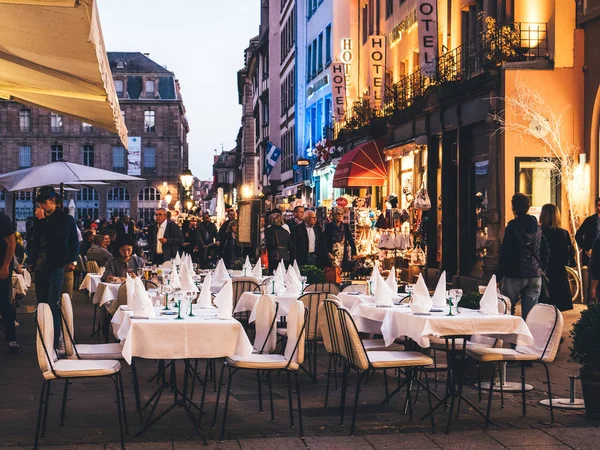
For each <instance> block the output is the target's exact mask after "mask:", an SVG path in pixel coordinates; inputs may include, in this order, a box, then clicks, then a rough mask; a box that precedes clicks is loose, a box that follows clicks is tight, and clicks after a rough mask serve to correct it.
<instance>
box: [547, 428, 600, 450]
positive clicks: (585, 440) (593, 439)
mask: <svg viewBox="0 0 600 450" xmlns="http://www.w3.org/2000/svg"><path fill="white" fill-rule="evenodd" d="M544 431H545V432H546V433H548V434H551V435H552V436H554V437H555V438H556V439H558V440H559V441H561V442H563V443H565V444H567V445H570V446H571V447H573V448H577V449H597V448H598V447H599V446H600V444H599V443H600V429H598V428H552V429H544Z"/></svg>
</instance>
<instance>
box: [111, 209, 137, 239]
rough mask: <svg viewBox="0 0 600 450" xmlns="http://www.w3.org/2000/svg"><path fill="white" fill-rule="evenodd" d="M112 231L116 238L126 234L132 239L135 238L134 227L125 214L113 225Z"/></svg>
mask: <svg viewBox="0 0 600 450" xmlns="http://www.w3.org/2000/svg"><path fill="white" fill-rule="evenodd" d="M114 230H115V231H116V232H117V236H118V235H121V234H128V235H129V236H131V237H132V238H135V226H134V224H133V221H132V220H131V219H129V216H128V215H127V214H125V215H124V216H122V217H121V220H120V221H119V222H118V223H117V224H116V225H115V227H114Z"/></svg>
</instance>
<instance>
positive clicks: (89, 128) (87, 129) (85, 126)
mask: <svg viewBox="0 0 600 450" xmlns="http://www.w3.org/2000/svg"><path fill="white" fill-rule="evenodd" d="M81 131H83V132H84V133H91V132H92V131H94V127H93V126H92V124H90V123H86V122H83V123H82V124H81Z"/></svg>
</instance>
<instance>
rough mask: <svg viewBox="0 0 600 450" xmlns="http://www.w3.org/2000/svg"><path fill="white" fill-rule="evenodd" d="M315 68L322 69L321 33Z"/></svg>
mask: <svg viewBox="0 0 600 450" xmlns="http://www.w3.org/2000/svg"><path fill="white" fill-rule="evenodd" d="M317 52H318V53H317V70H318V71H319V72H320V71H321V70H323V33H321V34H319V47H318V49H317Z"/></svg>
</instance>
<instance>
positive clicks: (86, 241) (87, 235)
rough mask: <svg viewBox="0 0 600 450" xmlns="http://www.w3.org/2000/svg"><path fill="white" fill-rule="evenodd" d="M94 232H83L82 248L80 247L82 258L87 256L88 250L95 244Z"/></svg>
mask: <svg viewBox="0 0 600 450" xmlns="http://www.w3.org/2000/svg"><path fill="white" fill-rule="evenodd" d="M94 236H95V235H94V232H93V231H92V230H87V231H84V232H83V241H82V242H81V246H80V247H79V254H80V255H81V256H87V252H88V250H89V249H90V248H91V247H92V244H93V242H94Z"/></svg>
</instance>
